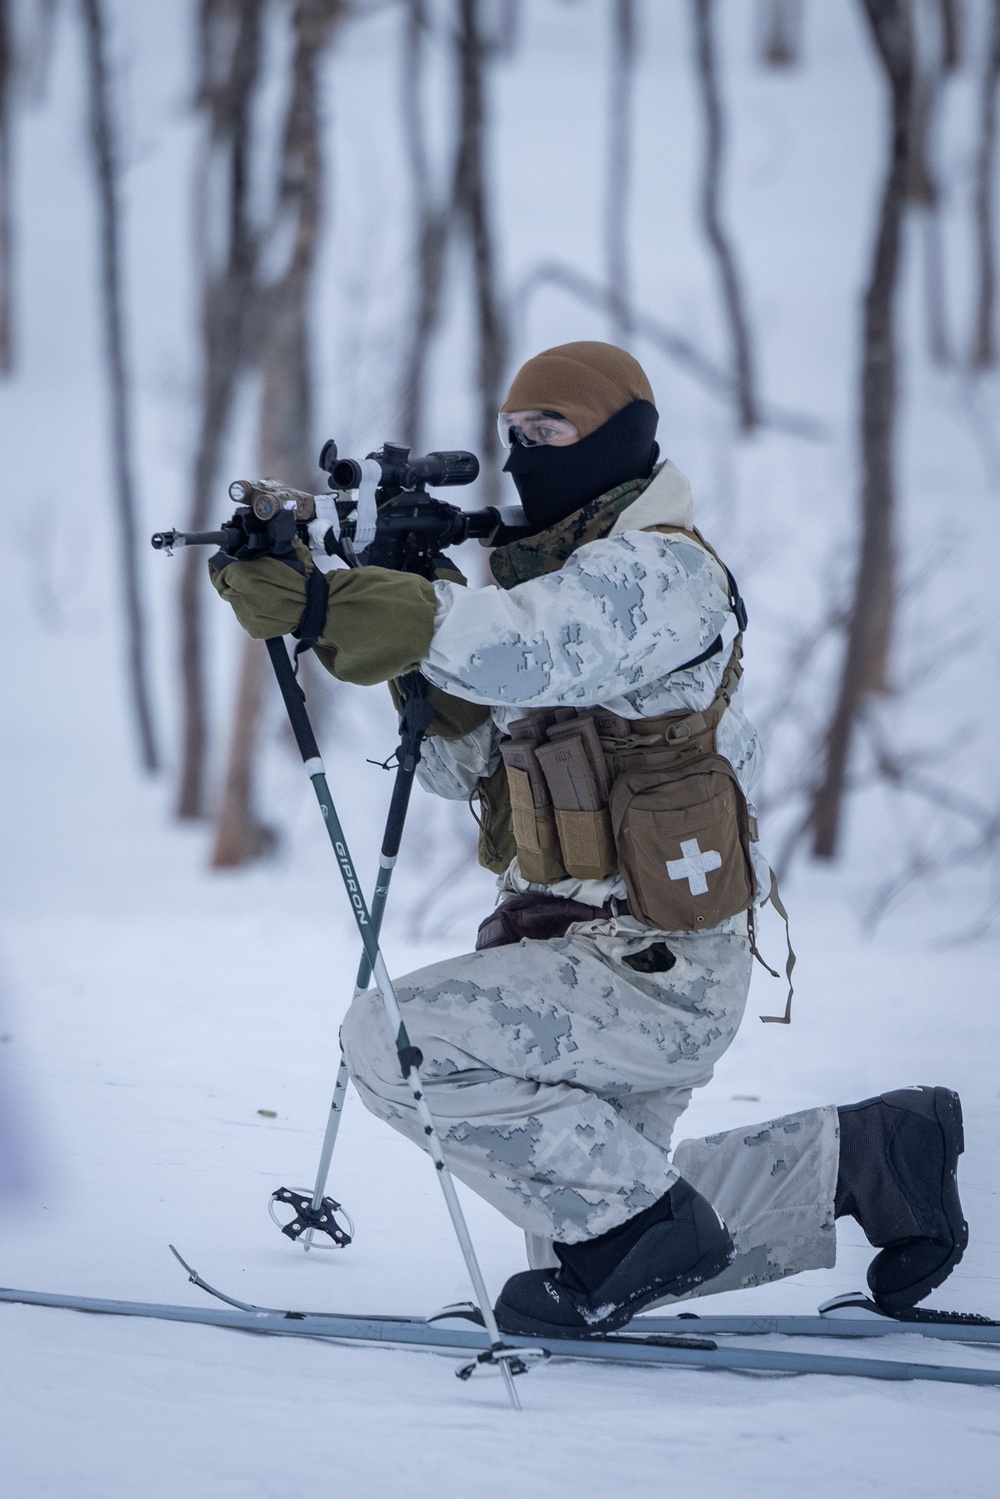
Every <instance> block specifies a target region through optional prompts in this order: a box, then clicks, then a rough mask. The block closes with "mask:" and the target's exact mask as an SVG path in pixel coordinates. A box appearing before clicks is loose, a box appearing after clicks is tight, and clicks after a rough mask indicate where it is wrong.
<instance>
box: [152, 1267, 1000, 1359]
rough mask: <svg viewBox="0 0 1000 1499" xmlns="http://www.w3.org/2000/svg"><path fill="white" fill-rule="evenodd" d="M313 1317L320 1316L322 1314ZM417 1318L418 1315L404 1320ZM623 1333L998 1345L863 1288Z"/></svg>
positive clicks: (992, 1333) (641, 1321)
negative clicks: (808, 1306) (797, 1310)
mask: <svg viewBox="0 0 1000 1499" xmlns="http://www.w3.org/2000/svg"><path fill="white" fill-rule="evenodd" d="M169 1248H170V1253H171V1254H172V1255H173V1257H174V1259H175V1260H176V1261H177V1263H178V1264H179V1265H181V1266H182V1267H183V1268H184V1269H185V1270H186V1271H187V1276H188V1280H189V1281H190V1282H191V1283H192V1285H195V1286H198V1288H199V1289H200V1290H202V1291H207V1292H208V1294H209V1296H215V1297H217V1298H218V1300H219V1301H224V1302H226V1303H227V1304H228V1305H229V1306H235V1307H239V1308H240V1309H241V1310H242V1311H245V1312H270V1313H272V1314H273V1315H274V1316H293V1315H295V1316H300V1315H303V1314H302V1313H291V1312H288V1313H285V1312H282V1311H281V1309H280V1308H278V1307H261V1306H256V1305H254V1303H253V1302H249V1301H237V1300H236V1299H235V1298H234V1297H232V1296H227V1295H226V1294H225V1292H224V1291H220V1290H219V1289H218V1287H217V1286H213V1285H211V1284H210V1283H209V1282H208V1281H207V1280H205V1278H204V1277H203V1276H201V1275H199V1273H198V1271H197V1270H195V1269H193V1268H192V1267H191V1266H190V1265H189V1264H188V1262H187V1260H186V1259H184V1257H183V1256H182V1255H181V1254H180V1253H179V1251H178V1250H177V1249H175V1248H174V1246H173V1244H171V1245H170V1246H169ZM315 1315H319V1316H323V1315H325V1314H324V1313H317V1314H315ZM455 1318H457V1319H459V1320H465V1321H469V1322H474V1323H476V1324H477V1325H478V1326H479V1327H482V1326H483V1319H482V1316H481V1315H480V1312H479V1308H478V1307H477V1306H476V1305H475V1304H474V1303H473V1302H471V1301H460V1302H456V1303H455V1304H454V1305H453V1306H446V1307H444V1308H443V1309H442V1310H441V1311H440V1312H436V1313H435V1314H434V1316H432V1317H429V1318H427V1319H426V1320H427V1321H429V1322H437V1321H440V1320H442V1319H455ZM410 1320H420V1319H410ZM623 1332H625V1333H627V1334H629V1335H638V1336H640V1337H645V1336H652V1337H689V1338H690V1337H701V1336H708V1337H710V1336H712V1335H714V1334H727V1333H728V1334H735V1335H736V1336H738V1337H744V1338H746V1337H766V1336H768V1335H771V1334H775V1333H777V1334H780V1335H781V1336H784V1337H793V1338H814V1337H820V1338H884V1337H889V1336H892V1335H898V1334H899V1333H901V1332H905V1333H919V1334H920V1335H921V1336H923V1337H928V1338H939V1339H941V1340H942V1341H943V1342H952V1343H1000V1322H994V1321H992V1320H991V1319H990V1318H989V1317H981V1316H979V1315H978V1314H977V1313H975V1312H941V1311H937V1310H933V1309H930V1308H926V1307H915V1308H914V1309H913V1311H912V1312H910V1313H909V1315H908V1316H906V1317H890V1316H889V1314H888V1313H887V1312H883V1311H881V1310H880V1309H879V1308H878V1307H877V1306H876V1305H875V1303H874V1301H871V1300H870V1299H869V1298H868V1297H867V1296H865V1295H864V1294H863V1292H858V1291H854V1292H849V1293H848V1294H847V1295H844V1296H834V1297H833V1298H832V1300H830V1301H824V1302H823V1304H822V1306H820V1308H819V1310H818V1312H817V1314H816V1315H815V1316H814V1317H809V1316H802V1315H795V1314H793V1315H789V1316H761V1315H756V1316H754V1315H750V1316H747V1315H746V1314H737V1315H735V1316H707V1317H705V1316H702V1315H701V1313H699V1312H680V1313H678V1314H677V1315H676V1316H672V1317H648V1316H640V1317H638V1318H637V1319H636V1320H635V1321H634V1322H631V1323H629V1324H628V1326H627V1327H626V1328H624V1329H623Z"/></svg>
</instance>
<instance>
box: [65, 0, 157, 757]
mask: <svg viewBox="0 0 1000 1499" xmlns="http://www.w3.org/2000/svg"><path fill="white" fill-rule="evenodd" d="M81 9H82V13H83V21H84V29H85V37H86V46H87V79H88V86H89V92H90V100H89V103H90V139H91V150H92V155H93V164H94V171H95V175H96V180H97V192H98V201H99V206H100V231H101V293H102V297H103V302H104V331H105V351H106V358H107V366H108V381H109V384H110V394H111V435H112V464H113V469H114V484H115V503H116V508H117V511H118V536H119V546H120V561H121V568H122V580H123V583H124V589H125V619H126V629H127V646H126V650H127V660H128V681H129V690H130V697H131V704H132V712H133V715H134V718H135V724H136V731H137V734H138V738H139V747H140V753H141V756H142V764H143V766H144V767H145V769H146V770H148V771H155V770H157V769H158V768H159V752H158V749H157V744H156V734H155V731H154V728H153V713H152V706H151V699H150V689H149V680H148V671H147V663H146V622H145V617H144V611H143V607H142V588H141V584H140V580H139V548H138V535H137V521H136V499H135V481H134V477H133V471H132V399H131V395H132V393H131V385H130V382H129V378H128V373H127V369H126V354H125V312H124V293H123V289H122V267H121V209H120V165H119V157H118V147H117V142H116V140H115V126H114V119H113V116H112V109H111V86H110V80H109V77H108V61H107V32H106V24H105V19H104V11H103V7H102V0H81Z"/></svg>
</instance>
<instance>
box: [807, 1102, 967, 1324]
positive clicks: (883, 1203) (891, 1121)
mask: <svg viewBox="0 0 1000 1499" xmlns="http://www.w3.org/2000/svg"><path fill="white" fill-rule="evenodd" d="M837 1112H838V1114H839V1116H840V1173H839V1176H838V1179H837V1197H836V1207H835V1212H836V1216H837V1217H838V1218H843V1217H845V1216H847V1217H851V1218H855V1219H856V1220H857V1222H858V1223H860V1225H861V1227H862V1228H863V1229H864V1232H865V1235H866V1237H867V1239H868V1241H869V1243H871V1244H875V1245H877V1246H878V1247H879V1248H881V1250H882V1253H881V1254H877V1255H876V1256H875V1258H874V1259H873V1260H872V1262H871V1264H870V1265H869V1267H868V1285H869V1286H870V1288H871V1293H872V1296H873V1297H874V1298H875V1300H876V1302H877V1303H878V1305H879V1306H880V1307H881V1308H882V1309H883V1311H886V1312H888V1313H889V1314H890V1315H891V1316H903V1315H905V1314H906V1312H908V1311H910V1310H911V1308H912V1307H914V1306H915V1305H916V1303H917V1302H918V1301H922V1300H923V1299H924V1297H925V1296H928V1295H929V1294H930V1292H931V1291H933V1290H934V1288H935V1287H936V1286H939V1285H940V1284H941V1282H942V1281H943V1280H946V1279H947V1277H948V1276H949V1275H950V1274H951V1272H952V1270H953V1269H954V1268H955V1266H956V1265H957V1264H958V1262H959V1260H960V1259H961V1258H962V1255H963V1254H964V1252H965V1246H966V1245H967V1244H968V1242H969V1226H968V1224H967V1223H966V1221H965V1219H964V1217H963V1216H962V1204H961V1203H960V1201H959V1198H958V1158H959V1156H960V1155H961V1154H962V1151H963V1150H964V1149H965V1140H964V1136H963V1134H962V1105H961V1103H960V1102H959V1098H958V1094H957V1093H953V1092H952V1091H951V1089H950V1088H898V1089H896V1091H895V1092H893V1093H883V1094H882V1095H881V1097H879V1098H866V1099H865V1101H864V1102H863V1103H854V1104H851V1105H850V1106H849V1107H848V1108H844V1109H838V1110H837Z"/></svg>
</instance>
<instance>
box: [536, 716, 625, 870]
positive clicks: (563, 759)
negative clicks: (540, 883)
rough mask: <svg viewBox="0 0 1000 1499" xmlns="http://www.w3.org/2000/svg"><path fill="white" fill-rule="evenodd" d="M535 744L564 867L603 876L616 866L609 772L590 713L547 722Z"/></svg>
mask: <svg viewBox="0 0 1000 1499" xmlns="http://www.w3.org/2000/svg"><path fill="white" fill-rule="evenodd" d="M547 733H548V741H547V743H545V744H540V745H539V746H538V749H537V750H536V756H537V759H538V764H539V765H540V766H541V769H542V774H543V775H544V776H545V780H546V784H547V786H548V790H549V795H550V797H551V798H552V807H553V811H554V814H555V821H556V828H557V830H558V833H559V846H560V848H561V850H562V860H563V863H564V864H565V866H566V872H567V873H568V874H570V875H572V877H573V878H574V879H575V880H602V879H604V878H605V877H606V876H607V875H609V874H613V873H614V871H615V868H616V867H617V860H616V858H615V844H614V838H613V837H612V833H611V814H610V812H609V810H608V792H609V790H610V786H611V778H610V775H609V772H608V767H607V764H606V761H605V756H604V750H603V747H602V745H601V740H600V737H599V735H598V732H597V728H596V727H595V724H594V720H593V717H592V716H591V715H590V714H588V713H587V712H584V713H578V714H576V715H575V717H573V718H570V719H564V720H562V721H561V722H557V723H555V724H553V725H551V726H550V727H549V729H548V731H547Z"/></svg>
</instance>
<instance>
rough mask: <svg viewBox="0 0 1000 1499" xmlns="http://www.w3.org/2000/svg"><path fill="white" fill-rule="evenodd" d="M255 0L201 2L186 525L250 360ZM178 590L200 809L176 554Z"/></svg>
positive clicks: (191, 588) (193, 673)
mask: <svg viewBox="0 0 1000 1499" xmlns="http://www.w3.org/2000/svg"><path fill="white" fill-rule="evenodd" d="M262 8H263V0H202V4H201V23H200V29H199V45H200V56H201V79H200V84H199V90H198V103H199V105H200V107H201V108H202V109H203V110H204V111H205V113H206V114H207V116H208V124H207V128H206V136H205V142H204V147H203V152H202V160H201V165H200V183H199V201H198V204H197V210H196V211H197V224H198V229H199V232H200V233H201V234H202V235H203V236H204V241H203V245H202V252H201V262H202V265H201V274H202V299H201V325H202V346H203V373H202V394H201V420H200V426H199V432H198V445H197V449H196V453H195V461H194V475H193V485H192V489H193V493H192V499H191V512H190V515H191V519H190V525H191V529H192V530H196V531H201V530H205V529H206V527H207V525H208V522H209V520H210V518H211V506H212V500H213V488H214V485H215V483H216V479H217V477H218V469H219V460H220V456H221V452H222V444H223V442H224V440H225V437H226V432H227V430H228V426H229V419H230V416H231V413H232V407H233V400H234V398H235V395H236V390H237V386H238V382H239V378H240V376H241V374H242V373H243V371H244V369H245V367H246V363H247V360H248V358H249V357H250V323H251V314H252V308H253V297H254V278H255V275H256V264H257V237H256V234H255V233H254V230H253V228H252V226H251V223H250V219H249V214H248V204H247V195H248V173H249V157H250V144H251V143H250V120H251V105H252V100H253V95H254V91H255V89H256V86H257V76H258V71H259V67H260V31H261V13H262ZM183 569H184V571H183V576H182V578H181V596H180V634H181V663H180V664H181V684H182V694H183V699H182V709H183V727H182V745H181V773H180V785H179V788H178V796H177V815H178V817H181V818H190V817H202V816H204V814H205V758H206V753H207V748H208V723H207V715H206V704H205V683H204V667H203V660H202V658H203V651H204V642H203V620H202V595H203V593H204V587H205V562H204V558H203V557H201V556H200V555H198V553H197V549H192V550H191V551H190V552H188V553H186V554H185V556H184V560H183Z"/></svg>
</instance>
